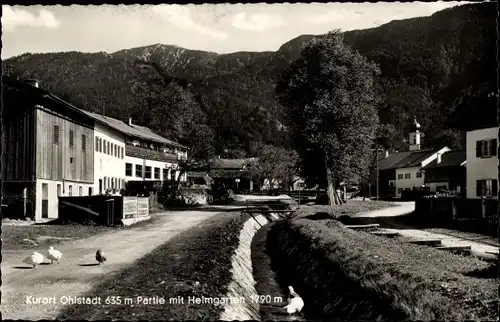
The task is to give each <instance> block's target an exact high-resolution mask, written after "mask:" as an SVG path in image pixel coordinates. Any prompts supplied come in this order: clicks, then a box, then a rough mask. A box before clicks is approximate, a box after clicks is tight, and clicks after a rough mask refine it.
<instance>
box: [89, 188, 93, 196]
mask: <svg viewBox="0 0 500 322" xmlns="http://www.w3.org/2000/svg"><path fill="white" fill-rule="evenodd" d="M92 192H93V191H92V187H89V196H92Z"/></svg>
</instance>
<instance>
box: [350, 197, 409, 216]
mask: <svg viewBox="0 0 500 322" xmlns="http://www.w3.org/2000/svg"><path fill="white" fill-rule="evenodd" d="M394 203H395V204H397V205H398V206H396V207H390V208H385V209H380V210H373V211H367V212H361V213H359V214H356V215H355V216H353V217H365V218H376V217H396V216H402V215H407V214H409V213H412V212H413V211H415V202H414V201H395V202H394Z"/></svg>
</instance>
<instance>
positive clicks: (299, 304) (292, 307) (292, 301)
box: [284, 286, 304, 315]
mask: <svg viewBox="0 0 500 322" xmlns="http://www.w3.org/2000/svg"><path fill="white" fill-rule="evenodd" d="M288 290H289V291H290V296H289V297H288V305H286V306H285V307H284V309H285V310H286V312H287V313H288V314H290V315H291V314H293V313H296V312H297V313H300V311H301V310H302V308H303V307H304V301H303V300H302V298H301V297H300V296H299V294H297V293H295V291H294V290H293V287H291V286H288Z"/></svg>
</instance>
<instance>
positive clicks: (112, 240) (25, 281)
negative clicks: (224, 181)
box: [1, 211, 218, 320]
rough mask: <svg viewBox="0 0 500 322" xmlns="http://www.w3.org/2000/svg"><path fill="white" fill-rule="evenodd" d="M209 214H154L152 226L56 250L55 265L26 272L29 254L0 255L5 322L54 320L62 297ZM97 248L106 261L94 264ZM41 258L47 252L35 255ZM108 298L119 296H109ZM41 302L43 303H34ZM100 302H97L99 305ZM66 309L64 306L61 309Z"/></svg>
mask: <svg viewBox="0 0 500 322" xmlns="http://www.w3.org/2000/svg"><path fill="white" fill-rule="evenodd" d="M217 214H218V213H217V212H213V211H212V212H208V211H182V212H181V211H179V212H168V213H162V214H158V216H161V217H162V218H161V219H160V220H159V221H158V224H157V225H153V226H147V227H140V228H139V227H138V228H137V229H130V230H126V231H118V232H112V233H109V234H104V235H99V236H94V237H89V238H85V239H81V240H77V241H75V242H72V243H69V244H65V245H60V246H57V249H58V250H60V251H61V252H62V253H63V258H62V260H61V263H60V264H53V265H50V264H49V265H40V266H38V267H37V268H36V269H25V268H24V269H23V266H24V267H28V266H27V265H25V264H22V260H23V259H24V258H25V257H26V256H27V255H28V254H29V253H30V252H26V251H24V252H19V253H17V254H13V255H12V254H2V255H3V256H2V257H3V258H2V282H3V283H2V287H1V290H2V303H1V311H2V316H3V318H4V319H27V320H38V319H54V318H55V317H56V316H57V313H58V312H59V311H60V309H61V308H63V306H64V305H65V304H63V303H61V302H62V301H64V300H65V299H66V297H79V296H82V294H84V293H85V292H87V291H89V290H90V289H91V288H92V285H93V284H94V283H97V282H99V279H100V278H101V277H104V276H109V275H110V274H111V273H113V272H116V271H118V270H120V269H122V268H124V267H126V266H128V265H130V264H132V263H133V262H134V261H135V260H137V259H139V258H141V257H142V256H144V255H146V254H147V253H149V252H150V251H152V250H153V249H154V248H156V247H157V246H159V245H161V244H163V243H165V242H166V241H168V240H169V239H171V238H172V237H174V236H175V235H176V234H179V233H181V232H182V231H184V230H187V229H188V228H190V227H192V226H195V225H197V224H199V223H200V222H202V221H203V220H205V219H208V218H210V217H212V216H215V215H217ZM99 248H102V249H103V250H105V251H106V252H107V253H108V261H107V262H106V263H105V264H104V265H102V266H99V265H96V263H97V262H96V260H95V252H96V251H97V249H99ZM38 251H39V252H41V253H42V254H43V255H44V256H45V255H46V253H47V250H46V249H40V250H38ZM111 293H112V290H110V296H120V294H111ZM37 297H40V298H41V300H42V301H45V302H48V303H46V304H35V303H33V302H34V301H35V300H34V299H35V298H37ZM104 300H105V299H101V301H102V304H104ZM66 305H68V304H66Z"/></svg>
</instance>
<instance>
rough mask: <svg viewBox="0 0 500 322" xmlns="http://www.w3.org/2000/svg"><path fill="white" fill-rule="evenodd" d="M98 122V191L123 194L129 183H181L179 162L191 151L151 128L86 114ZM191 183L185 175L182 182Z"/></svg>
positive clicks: (96, 160) (129, 120)
mask: <svg viewBox="0 0 500 322" xmlns="http://www.w3.org/2000/svg"><path fill="white" fill-rule="evenodd" d="M84 112H85V113H86V114H88V115H90V116H91V117H93V118H94V119H95V120H96V126H95V144H96V152H95V154H94V160H95V169H96V171H95V185H96V189H95V190H96V192H98V193H104V192H105V191H106V190H109V189H111V190H112V191H120V190H121V189H125V187H126V183H141V184H142V183H148V184H151V183H156V184H159V183H160V182H162V181H164V180H174V179H175V180H177V178H178V176H179V171H178V170H177V168H178V162H179V160H180V159H181V158H187V150H188V148H187V147H185V146H183V145H181V144H179V143H176V142H173V141H171V140H168V139H166V138H164V137H162V136H159V135H157V134H156V133H154V132H153V131H151V130H150V129H149V128H147V127H144V126H139V125H136V124H133V123H132V119H131V118H127V119H126V120H125V121H121V120H117V119H114V118H111V117H108V116H103V115H99V114H95V113H91V112H87V111H84ZM186 180H187V174H186V173H184V174H183V176H182V178H181V181H186Z"/></svg>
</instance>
